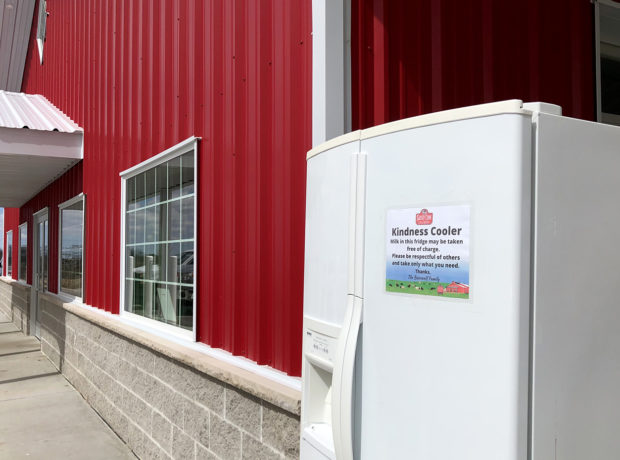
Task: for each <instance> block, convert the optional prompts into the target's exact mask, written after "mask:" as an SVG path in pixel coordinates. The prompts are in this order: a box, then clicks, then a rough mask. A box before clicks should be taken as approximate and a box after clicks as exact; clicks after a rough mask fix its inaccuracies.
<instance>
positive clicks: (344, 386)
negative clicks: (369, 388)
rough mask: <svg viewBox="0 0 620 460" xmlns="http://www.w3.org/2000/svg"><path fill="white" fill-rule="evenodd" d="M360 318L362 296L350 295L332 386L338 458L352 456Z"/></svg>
mask: <svg viewBox="0 0 620 460" xmlns="http://www.w3.org/2000/svg"><path fill="white" fill-rule="evenodd" d="M361 322H362V299H360V298H359V297H355V296H353V295H349V296H348V300H347V312H346V315H345V321H344V325H343V328H342V330H341V332H340V338H339V344H338V351H337V355H336V360H335V363H334V374H333V387H332V429H333V436H334V449H335V451H336V459H337V460H353V376H354V374H355V354H356V349H357V337H358V334H359V330H360V324H361Z"/></svg>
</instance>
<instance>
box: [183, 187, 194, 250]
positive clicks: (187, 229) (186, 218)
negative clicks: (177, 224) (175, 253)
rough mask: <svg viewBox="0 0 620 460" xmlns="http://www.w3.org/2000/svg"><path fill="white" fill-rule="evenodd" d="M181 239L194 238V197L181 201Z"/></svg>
mask: <svg viewBox="0 0 620 460" xmlns="http://www.w3.org/2000/svg"><path fill="white" fill-rule="evenodd" d="M181 203H182V204H181V206H182V210H181V239H183V240H187V239H190V238H193V237H194V197H193V196H192V197H189V198H183V200H181Z"/></svg>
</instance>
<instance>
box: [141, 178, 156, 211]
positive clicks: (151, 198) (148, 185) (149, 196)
mask: <svg viewBox="0 0 620 460" xmlns="http://www.w3.org/2000/svg"><path fill="white" fill-rule="evenodd" d="M144 176H145V179H144V186H145V190H146V191H145V196H146V205H147V206H148V205H149V204H153V203H155V195H156V192H157V191H156V189H155V170H154V169H151V170H150V171H147V172H145V173H144Z"/></svg>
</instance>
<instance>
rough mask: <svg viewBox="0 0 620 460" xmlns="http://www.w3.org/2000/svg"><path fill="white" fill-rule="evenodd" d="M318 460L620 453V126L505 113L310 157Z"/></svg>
mask: <svg viewBox="0 0 620 460" xmlns="http://www.w3.org/2000/svg"><path fill="white" fill-rule="evenodd" d="M306 218H307V223H306V253H305V255H306V260H305V288H304V347H303V350H304V353H303V376H302V377H303V398H302V416H301V458H302V460H325V459H337V460H352V459H355V460H358V459H362V460H376V459H395V460H398V459H423V460H434V459H437V460H448V459H458V460H465V459H472V460H485V459H488V460H495V459H507V460H508V459H510V460H512V459H515V460H516V459H534V460H548V459H562V460H567V459H568V460H570V459H575V460H577V459H589V460H594V459H601V460H602V459H612V458H620V292H619V291H620V128H619V127H613V126H608V125H603V124H597V123H592V122H587V121H583V120H576V119H571V118H568V117H563V116H561V109H560V107H558V106H554V105H550V104H544V103H532V104H524V103H522V102H521V101H517V100H513V101H505V102H499V103H493V104H485V105H480V106H474V107H467V108H462V109H456V110H450V111H446V112H439V113H435V114H430V115H424V116H420V117H415V118H410V119H406V120H401V121H397V122H393V123H389V124H386V125H382V126H378V127H374V128H370V129H367V130H363V131H356V132H353V133H350V134H347V135H345V136H342V137H340V138H337V139H333V140H331V141H329V142H327V143H325V144H324V145H321V146H319V147H317V148H315V149H313V150H312V151H310V152H309V154H308V180H307V211H306Z"/></svg>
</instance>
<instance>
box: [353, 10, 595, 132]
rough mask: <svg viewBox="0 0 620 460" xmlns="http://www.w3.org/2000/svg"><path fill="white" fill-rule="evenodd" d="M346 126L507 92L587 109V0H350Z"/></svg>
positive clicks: (590, 88)
mask: <svg viewBox="0 0 620 460" xmlns="http://www.w3.org/2000/svg"><path fill="white" fill-rule="evenodd" d="M352 17H353V21H352V87H353V127H354V129H358V128H366V127H369V126H374V125H378V124H381V123H384V122H387V121H393V120H397V119H401V118H406V117H410V116H415V115H420V114H423V113H429V112H434V111H438V110H445V109H451V108H455V107H461V106H467V105H472V104H480V103H484V102H491V101H499V100H505V99H523V100H525V101H543V102H550V103H554V104H559V105H561V106H562V108H563V109H564V114H565V115H568V116H573V117H577V118H584V119H587V120H592V119H594V116H595V113H594V57H593V52H594V37H593V35H594V34H593V26H592V24H593V6H592V4H591V2H590V0H570V1H565V0H548V1H544V2H541V1H539V0H526V1H522V2H498V1H494V0H471V1H467V2H463V1H454V0H389V1H388V0H353V1H352Z"/></svg>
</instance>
